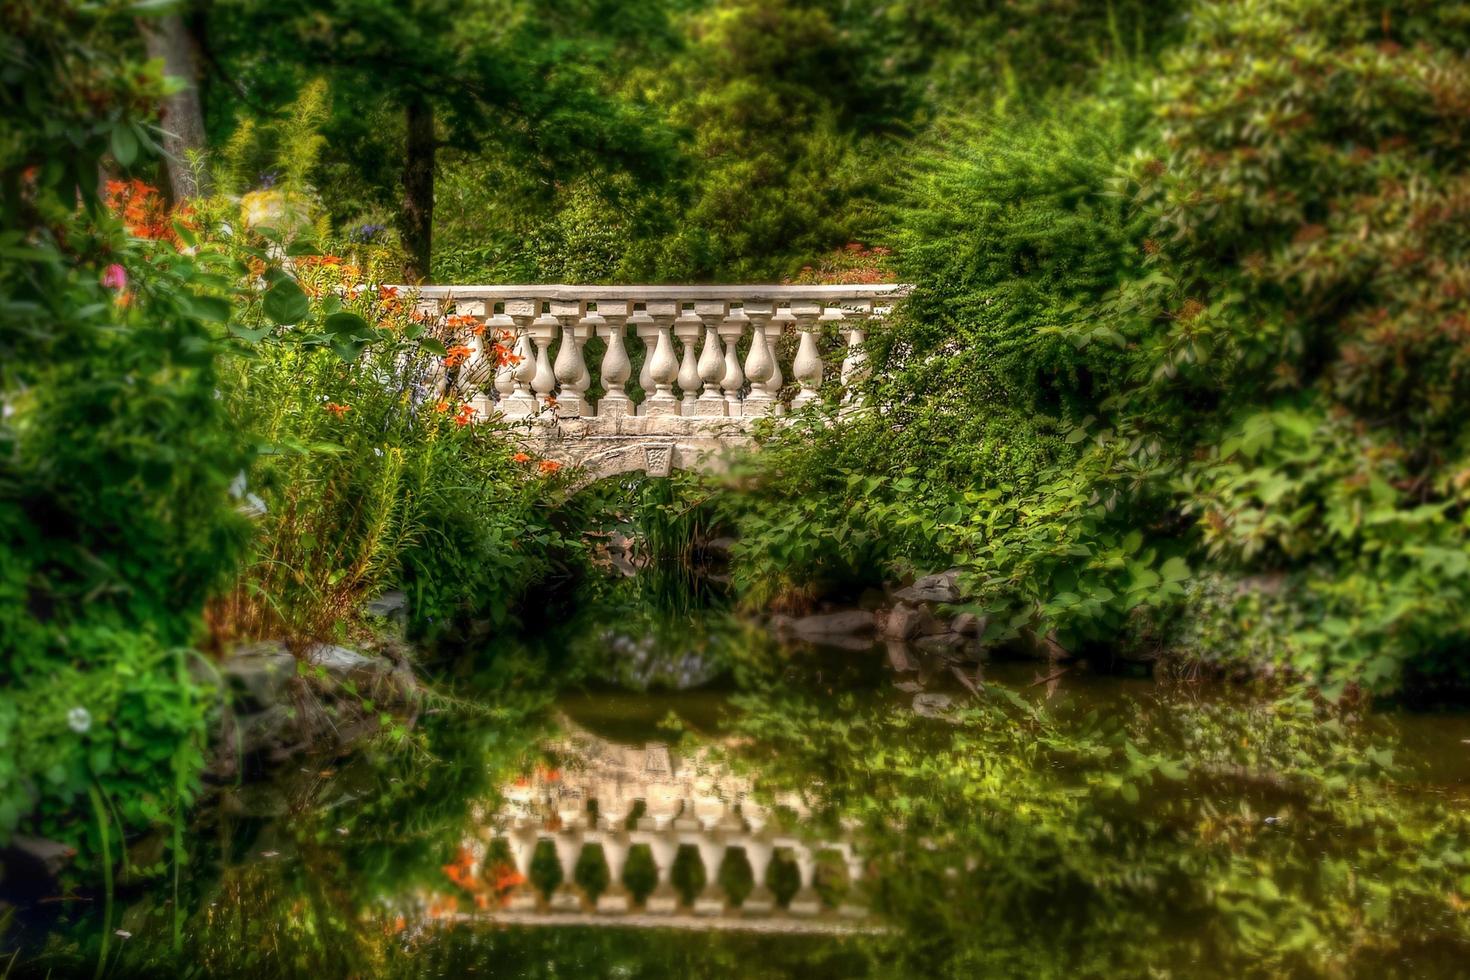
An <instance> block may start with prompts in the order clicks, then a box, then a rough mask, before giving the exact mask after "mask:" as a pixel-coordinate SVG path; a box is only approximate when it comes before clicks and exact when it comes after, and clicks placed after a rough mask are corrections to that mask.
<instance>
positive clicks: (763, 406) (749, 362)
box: [741, 303, 780, 416]
mask: <svg viewBox="0 0 1470 980" xmlns="http://www.w3.org/2000/svg"><path fill="white" fill-rule="evenodd" d="M745 313H746V315H747V316H749V317H750V322H751V324H752V327H753V329H752V330H751V334H750V353H748V354H746V355H745V376H746V377H747V378H748V379H750V394H749V395H747V396H746V397H745V404H744V405H743V406H742V407H741V414H742V415H747V416H757V415H773V414H775V408H776V393H775V392H773V391H772V390H771V379H772V378H774V377H776V376H777V374H778V372H779V371H780V368H778V367H777V366H776V353H775V351H773V350H772V349H771V341H770V334H769V333H768V330H769V328H770V325H771V320H772V319H773V318H774V317H773V316H772V310H771V307H770V305H769V304H766V305H756V304H753V303H747V304H745Z"/></svg>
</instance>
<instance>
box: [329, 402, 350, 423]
mask: <svg viewBox="0 0 1470 980" xmlns="http://www.w3.org/2000/svg"><path fill="white" fill-rule="evenodd" d="M322 408H325V409H326V410H327V411H329V412H331V413H332V414H333V415H335V416H337V418H339V419H340V418H341V417H342V416H344V415H346V414H347V413H348V412H350V411H352V406H351V405H338V404H337V403H336V402H327V403H326V404H325V405H323V406H322Z"/></svg>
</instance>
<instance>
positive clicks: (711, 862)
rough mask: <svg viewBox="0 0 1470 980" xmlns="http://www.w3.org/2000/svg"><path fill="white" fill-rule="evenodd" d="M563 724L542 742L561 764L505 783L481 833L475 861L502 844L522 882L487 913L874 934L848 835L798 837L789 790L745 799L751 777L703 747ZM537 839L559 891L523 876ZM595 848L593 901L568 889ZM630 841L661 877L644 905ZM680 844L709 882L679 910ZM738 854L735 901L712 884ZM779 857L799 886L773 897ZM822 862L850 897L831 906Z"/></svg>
mask: <svg viewBox="0 0 1470 980" xmlns="http://www.w3.org/2000/svg"><path fill="white" fill-rule="evenodd" d="M566 729H567V731H568V734H567V735H566V736H565V737H564V738H563V739H562V740H560V741H559V742H558V743H556V744H555V745H553V746H552V748H553V750H554V751H555V752H556V754H557V755H558V756H560V757H561V758H562V759H564V760H565V762H564V765H563V768H562V769H561V770H559V771H557V770H546V769H538V770H537V771H536V772H535V774H534V775H533V776H531V777H529V778H525V779H521V780H517V781H516V782H515V783H513V784H512V785H510V786H507V787H505V789H504V792H503V799H504V803H503V805H502V806H501V808H500V810H499V811H498V812H497V813H495V814H494V815H493V816H490V817H489V819H488V821H487V824H488V826H486V827H485V828H484V829H483V830H482V832H481V833H482V837H483V838H485V841H482V842H481V844H480V845H479V847H478V848H477V857H478V858H479V859H480V860H482V861H483V860H484V859H485V857H486V854H487V851H488V848H487V847H486V845H485V842H486V841H491V842H493V841H495V840H497V839H499V840H502V841H504V844H505V845H506V846H508V849H509V852H510V856H511V860H512V861H513V862H514V864H515V868H516V871H517V873H518V875H517V876H518V878H519V880H520V882H521V883H520V884H519V885H517V886H516V887H515V889H514V890H513V891H512V892H511V893H510V894H509V895H508V896H507V898H506V900H505V902H504V904H503V906H502V907H501V908H499V909H495V910H494V911H491V912H488V913H485V915H488V916H489V917H490V918H492V919H494V920H495V921H497V922H506V923H519V924H527V925H532V924H536V925H549V924H559V925H572V924H578V925H589V924H597V923H603V924H609V925H611V924H619V925H625V926H654V927H660V928H671V927H672V928H697V929H750V930H762V931H789V932H839V931H853V930H858V929H862V928H864V927H865V926H867V927H869V928H871V926H872V924H871V922H870V921H868V919H867V910H866V909H865V908H863V907H862V906H860V905H857V904H855V903H854V902H853V901H852V895H853V892H855V891H858V890H860V888H861V883H862V878H863V873H864V869H863V862H862V861H861V859H860V858H859V856H858V854H857V853H856V851H855V850H854V848H853V844H852V842H851V841H850V840H848V839H846V835H845V834H843V835H842V837H843V839H839V840H816V839H812V838H811V837H810V836H809V835H807V834H804V833H802V824H803V823H804V822H806V821H807V820H808V819H809V817H810V814H809V812H808V810H807V808H806V805H805V804H804V803H803V801H802V800H801V799H800V797H799V796H798V795H797V794H794V793H793V794H785V795H783V796H780V797H778V798H777V799H776V805H775V806H774V807H770V806H767V805H764V804H762V803H759V802H757V801H756V800H755V799H754V797H753V794H752V790H753V786H752V783H751V781H750V780H749V779H746V778H743V777H741V776H738V775H736V774H734V773H732V772H731V771H730V770H729V769H728V768H727V767H725V766H724V765H722V764H721V763H719V762H718V761H716V760H715V759H713V758H712V756H711V754H710V752H709V751H708V750H697V751H695V752H693V753H688V754H684V753H678V752H671V751H670V749H669V747H668V746H666V745H662V744H659V743H649V744H647V745H645V746H633V745H624V744H619V743H616V742H612V741H609V740H607V739H604V738H601V737H599V736H597V735H593V734H591V733H590V732H587V731H584V730H581V729H578V728H577V727H576V726H574V725H572V724H571V723H569V722H568V723H566ZM639 804H641V806H639ZM543 841H549V842H550V843H551V846H552V848H553V849H554V851H555V854H556V859H557V862H558V863H559V864H560V867H561V883H560V884H559V885H557V886H556V888H555V889H554V890H553V891H552V893H551V894H550V895H549V896H545V895H543V894H542V893H541V892H540V891H539V890H538V889H537V888H536V887H535V886H534V885H533V884H532V882H531V878H532V862H533V858H534V857H535V854H536V850H537V848H538V846H540V845H541V842H543ZM593 845H600V848H601V852H602V856H603V858H604V859H605V861H606V866H607V873H608V882H609V884H608V887H607V889H606V890H605V891H603V892H602V893H601V894H599V895H597V896H596V897H595V899H594V897H593V896H590V895H588V894H587V893H586V891H585V890H584V889H583V888H582V887H581V886H580V885H578V884H577V882H576V877H577V875H576V871H577V867H578V863H579V862H580V861H582V860H584V849H586V848H588V847H591V846H593ZM640 846H643V847H647V849H648V853H649V856H650V857H651V858H652V863H653V866H654V868H655V869H656V871H657V883H656V884H655V885H654V886H653V888H652V890H651V891H650V892H648V894H647V895H646V897H645V898H644V899H643V901H642V902H641V903H640V902H639V901H638V900H637V898H636V897H635V895H634V893H633V891H632V890H631V889H630V888H629V887H628V885H627V884H625V883H624V874H625V871H626V870H627V869H628V866H629V856H630V854H632V853H633V851H634V849H635V848H638V847H640ZM685 846H689V847H691V848H692V849H693V850H694V851H695V852H696V853H697V858H698V861H699V862H700V864H702V865H703V869H704V877H705V881H706V884H705V886H704V888H703V890H702V891H700V892H699V893H698V894H697V895H695V896H694V898H693V900H692V901H691V902H687V903H686V902H685V900H684V896H682V895H681V894H680V892H679V890H678V888H676V886H675V881H674V875H673V871H674V865H675V862H676V858H677V857H678V855H679V851H680V849H681V848H683V847H685ZM741 853H743V857H744V859H745V861H746V862H748V864H749V868H750V873H751V880H752V881H753V887H752V888H751V889H750V891H749V893H748V894H746V895H743V896H741V895H738V894H729V893H727V891H726V889H725V887H724V886H722V885H721V883H720V879H721V878H722V877H723V876H722V875H721V874H720V871H721V867H722V866H723V865H724V864H725V862H726V861H732V860H733V861H738V860H739V856H740V854H741ZM593 857H595V855H593ZM691 857H692V855H686V858H685V859H686V860H688V859H689V858H691ZM787 858H789V859H790V860H791V861H792V862H794V864H795V869H796V873H797V877H798V878H799V883H798V884H797V887H796V888H795V891H794V893H792V894H789V897H788V898H787V899H786V900H785V901H782V900H781V898H780V897H778V893H777V892H778V890H777V889H773V888H772V887H771V883H770V882H769V880H768V879H769V878H770V873H771V869H772V866H773V864H774V863H776V862H777V861H779V860H783V859H787ZM819 862H820V863H821V864H823V865H824V872H823V874H825V875H828V876H832V875H838V876H840V877H841V879H842V880H841V881H840V882H839V884H843V885H845V886H846V892H847V897H846V898H845V899H843V900H841V901H839V902H837V903H835V907H829V906H828V905H827V904H826V903H824V901H823V900H822V897H821V895H820V894H819V891H818V887H817V885H818V882H817V880H816V879H817V875H818V870H817V869H818V864H819ZM829 880H830V879H829ZM786 890H787V891H788V892H789V891H790V889H786Z"/></svg>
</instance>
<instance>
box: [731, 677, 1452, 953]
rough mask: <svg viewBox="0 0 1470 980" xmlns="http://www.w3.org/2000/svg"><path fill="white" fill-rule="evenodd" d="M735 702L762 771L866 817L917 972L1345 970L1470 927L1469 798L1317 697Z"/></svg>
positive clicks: (898, 945) (837, 810)
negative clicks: (958, 703)
mask: <svg viewBox="0 0 1470 980" xmlns="http://www.w3.org/2000/svg"><path fill="white" fill-rule="evenodd" d="M741 703H742V705H743V707H744V708H745V709H746V711H745V714H743V715H742V716H740V717H739V718H738V719H737V721H736V722H735V725H736V729H737V730H738V731H740V732H742V733H744V734H746V735H748V736H749V737H750V739H751V747H750V749H748V750H747V752H748V755H747V758H748V761H750V762H752V763H754V764H756V765H757V766H758V767H759V770H760V772H761V773H762V776H763V777H764V778H765V788H766V789H780V788H792V789H801V790H803V791H805V792H807V793H808V794H809V795H810V796H811V797H812V798H811V800H810V802H812V803H813V804H815V805H817V806H818V807H819V808H821V809H824V810H826V811H827V812H829V814H832V815H842V816H846V817H855V818H858V819H860V820H861V821H862V823H863V825H864V826H865V828H866V833H867V837H866V845H865V849H866V852H867V856H868V858H869V860H870V861H871V862H872V864H873V867H874V868H875V874H874V876H873V878H872V879H870V886H871V882H876V894H875V900H876V905H877V907H878V908H879V909H880V910H881V911H882V912H884V913H885V914H887V915H888V916H890V917H892V918H893V919H894V920H895V921H896V922H897V923H899V924H901V925H902V926H903V927H904V928H903V932H902V935H903V938H902V939H899V940H897V941H896V942H895V943H894V946H893V949H891V950H890V951H889V955H894V956H897V957H899V959H900V960H901V961H902V962H904V963H906V964H907V966H906V967H905V970H904V972H905V973H906V974H908V973H932V974H935V975H949V976H974V975H979V974H983V975H991V974H992V973H998V974H1003V975H1010V974H1011V973H1015V972H1022V971H1025V970H1032V971H1038V972H1040V973H1041V974H1042V975H1052V974H1059V973H1063V972H1067V971H1069V970H1080V971H1081V972H1084V973H1087V972H1098V971H1100V972H1105V973H1110V974H1112V975H1135V974H1138V973H1141V972H1143V970H1144V969H1145V965H1150V966H1154V967H1158V968H1163V967H1164V966H1165V965H1172V967H1177V968H1180V969H1184V968H1186V967H1187V966H1188V965H1190V964H1196V963H1206V962H1208V963H1215V964H1218V965H1219V967H1220V969H1221V970H1222V971H1223V972H1229V971H1230V970H1231V969H1232V968H1233V969H1235V970H1236V971H1240V970H1246V969H1262V970H1266V971H1267V972H1312V973H1315V972H1319V971H1327V972H1352V971H1355V970H1363V969H1368V968H1369V964H1371V963H1376V962H1378V959H1377V957H1380V956H1382V957H1383V958H1385V959H1388V958H1391V957H1393V956H1395V955H1408V954H1409V953H1411V952H1413V951H1415V950H1416V949H1418V948H1419V947H1420V946H1428V945H1432V944H1435V943H1448V944H1455V943H1467V942H1470V924H1467V922H1466V921H1465V917H1464V914H1463V912H1461V911H1457V910H1459V909H1462V908H1463V905H1464V901H1465V895H1466V892H1467V890H1470V879H1467V878H1465V877H1462V876H1463V874H1464V867H1465V863H1466V861H1467V860H1470V855H1467V854H1466V853H1465V850H1464V842H1465V841H1466V840H1467V839H1470V836H1467V835H1470V819H1467V818H1466V816H1465V815H1464V814H1463V812H1456V811H1454V810H1453V809H1451V808H1449V807H1446V806H1445V805H1443V804H1441V803H1439V802H1436V801H1434V800H1429V799H1424V798H1420V797H1416V796H1414V795H1411V794H1409V793H1408V792H1406V791H1404V790H1402V789H1401V788H1399V787H1398V786H1396V785H1395V783H1394V782H1393V779H1392V770H1391V769H1390V768H1389V767H1390V766H1391V764H1392V752H1391V746H1390V745H1389V744H1387V743H1386V742H1383V741H1381V740H1376V739H1374V738H1373V737H1370V735H1369V733H1368V732H1367V731H1366V730H1365V728H1364V727H1363V725H1362V724H1361V723H1359V722H1357V721H1355V720H1354V719H1352V718H1350V717H1347V716H1344V715H1340V714H1337V713H1335V712H1331V711H1328V710H1326V709H1323V708H1322V707H1320V706H1318V705H1316V704H1314V703H1312V702H1311V701H1309V700H1307V699H1305V698H1299V697H1296V698H1287V699H1284V700H1280V701H1276V702H1271V703H1262V704H1254V703H1240V704H1236V703H1229V702H1215V703H1204V704H1200V703H1193V702H1189V701H1187V700H1186V699H1184V698H1183V697H1179V698H1170V697H1161V698H1159V699H1158V700H1153V701H1142V702H1138V703H1135V704H1132V705H1130V706H1128V707H1127V708H1126V709H1124V710H1120V711H1114V712H1111V713H1109V714H1108V715H1106V716H1099V715H1098V714H1096V713H1092V714H1089V715H1087V716H1085V717H1080V712H1069V711H1066V710H1059V711H1057V712H1055V713H1053V712H1048V711H1045V710H1041V709H1038V708H1036V707H1034V706H1033V705H1032V704H1031V703H1029V702H1027V701H1026V700H1024V699H1023V698H1021V697H1019V696H1017V695H1015V694H1014V693H1013V692H1010V691H1007V690H1005V689H1001V688H997V687H992V688H990V689H989V691H988V692H987V694H986V695H985V696H984V697H983V698H982V699H981V700H979V701H978V702H976V703H975V704H974V705H973V706H970V707H967V708H965V709H964V710H963V711H961V712H959V713H958V714H957V715H956V716H955V720H956V722H957V723H956V724H955V725H954V726H952V727H951V726H934V725H932V724H931V723H928V722H924V721H922V720H920V719H917V718H915V717H914V716H912V715H911V714H909V713H908V712H907V711H893V710H891V709H886V708H883V707H882V706H874V707H871V708H868V709H866V710H862V709H860V707H859V705H858V703H857V702H856V701H854V700H852V699H850V698H842V699H840V700H839V702H838V704H837V705H836V706H835V710H834V705H833V704H831V703H830V701H825V700H824V701H820V702H816V701H812V700H808V699H804V698H803V697H802V696H801V695H800V694H799V693H798V692H793V691H790V690H786V689H782V690H780V691H777V692H774V693H772V694H770V695H767V696H760V697H756V696H751V697H746V698H744V699H742V700H741ZM773 874H774V869H773ZM1232 965H1233V967H1232Z"/></svg>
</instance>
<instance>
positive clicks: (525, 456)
mask: <svg viewBox="0 0 1470 980" xmlns="http://www.w3.org/2000/svg"><path fill="white" fill-rule="evenodd" d="M530 461H531V456H530V454H529V453H516V454H515V455H514V456H512V457H511V462H514V463H529V462H530Z"/></svg>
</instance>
